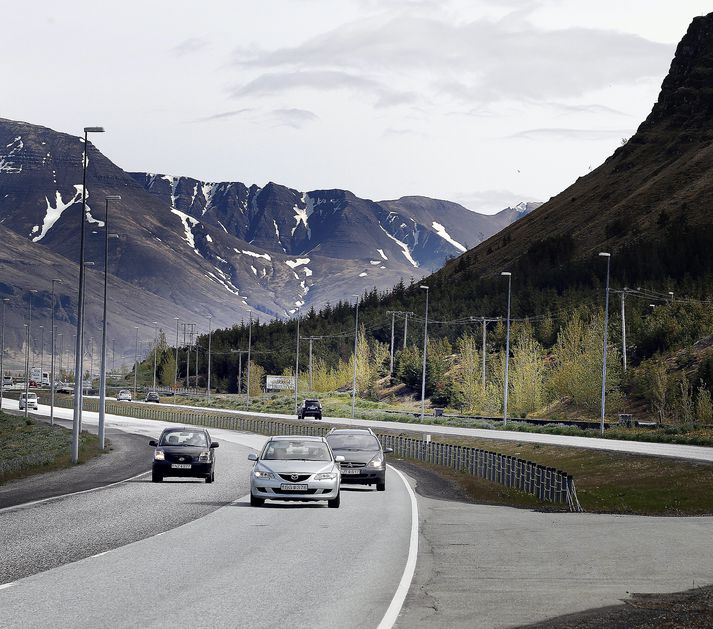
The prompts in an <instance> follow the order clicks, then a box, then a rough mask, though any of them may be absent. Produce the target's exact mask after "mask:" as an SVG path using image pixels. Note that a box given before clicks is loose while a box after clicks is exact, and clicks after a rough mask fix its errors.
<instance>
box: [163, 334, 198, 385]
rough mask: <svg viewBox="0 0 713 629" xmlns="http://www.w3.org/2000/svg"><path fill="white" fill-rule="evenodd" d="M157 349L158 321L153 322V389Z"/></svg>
mask: <svg viewBox="0 0 713 629" xmlns="http://www.w3.org/2000/svg"><path fill="white" fill-rule="evenodd" d="M157 350H158V321H154V322H153V390H154V391H155V390H156V351H157ZM197 376H198V371H197V370H196V386H197V385H198V377H197Z"/></svg>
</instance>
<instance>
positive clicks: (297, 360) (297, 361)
mask: <svg viewBox="0 0 713 629" xmlns="http://www.w3.org/2000/svg"><path fill="white" fill-rule="evenodd" d="M299 378H300V309H299V308H297V347H296V348H295V410H297V389H298V388H299Z"/></svg>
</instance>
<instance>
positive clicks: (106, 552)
mask: <svg viewBox="0 0 713 629" xmlns="http://www.w3.org/2000/svg"><path fill="white" fill-rule="evenodd" d="M110 552H111V551H110V550H105V551H104V552H103V553H97V554H96V555H92V556H91V558H92V559H94V558H95V557H101V556H102V555H108V554H109V553H110Z"/></svg>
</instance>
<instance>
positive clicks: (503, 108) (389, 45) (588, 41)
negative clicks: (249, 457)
mask: <svg viewBox="0 0 713 629" xmlns="http://www.w3.org/2000/svg"><path fill="white" fill-rule="evenodd" d="M110 6H111V8H109V7H110ZM709 10H711V5H710V2H709V1H705V2H704V1H699V0H676V1H673V0H597V1H596V2H585V1H584V0H259V1H255V0H204V1H203V2H195V1H194V2H190V1H188V0H170V1H169V0H166V1H159V0H142V1H141V2H137V1H135V0H123V1H122V2H121V3H118V2H117V3H106V2H97V1H96V0H92V1H85V0H81V1H80V0H63V1H62V2H56V1H54V0H53V1H47V0H45V1H41V0H35V1H33V2H26V3H18V2H16V1H15V0H13V1H12V2H10V1H7V0H0V18H1V19H0V29H1V32H2V41H3V54H2V55H0V73H1V74H0V76H2V82H1V83H0V96H1V97H2V98H1V100H0V103H1V104H2V105H1V108H0V117H6V118H11V119H16V120H25V121H27V122H32V123H35V124H40V125H45V126H48V127H51V128H53V129H56V130H58V131H64V132H67V133H72V134H75V135H80V134H81V131H82V128H83V127H84V126H87V125H103V126H104V127H105V128H106V130H107V133H106V134H103V135H101V136H99V135H97V136H94V138H93V141H94V142H95V144H96V145H97V146H98V147H99V148H100V149H101V150H102V151H103V152H104V153H105V154H106V155H107V156H108V157H109V158H110V159H112V160H113V161H114V162H115V163H117V164H118V165H119V166H120V167H122V168H123V169H125V170H139V171H148V172H161V173H168V174H174V175H187V176H191V177H196V178H198V179H202V180H205V181H242V182H244V183H246V184H248V185H249V184H252V183H256V184H258V185H260V186H262V185H264V184H265V183H267V182H268V181H275V182H278V183H281V184H284V185H287V186H290V187H292V188H296V189H298V190H302V191H305V190H314V189H319V188H346V189H348V190H351V191H353V192H354V193H355V194H357V195H358V196H361V197H366V198H370V199H374V200H380V199H392V198H397V197H400V196H404V195H412V194H420V195H426V196H431V197H436V198H442V199H448V200H452V201H458V202H460V203H463V204H464V205H465V206H466V207H468V208H470V209H473V210H478V211H486V212H492V211H496V210H499V209H502V208H503V207H506V206H508V205H511V204H514V203H517V202H519V201H523V200H542V201H544V200H547V199H548V198H549V197H551V196H553V195H555V194H557V193H558V192H560V191H561V190H562V189H564V188H565V187H566V186H568V185H569V184H570V183H571V182H572V181H574V180H575V179H576V178H577V177H578V176H580V175H584V174H586V173H587V172H588V170H589V169H590V168H594V167H596V166H597V165H598V164H600V163H601V162H602V161H603V160H604V159H605V158H606V157H607V156H608V155H610V154H611V152H612V151H613V150H614V149H615V148H616V147H617V146H618V145H619V144H620V142H621V140H622V138H625V137H629V136H631V135H632V133H633V132H634V131H635V130H636V128H637V127H638V125H639V124H640V122H641V121H642V120H643V119H644V118H645V117H646V115H647V114H648V113H649V111H650V110H651V106H652V105H653V103H654V101H655V100H656V97H657V94H658V91H659V88H660V85H661V81H662V80H663V78H664V77H665V75H666V73H667V72H668V69H669V66H670V63H671V59H672V57H673V54H674V51H675V47H676V44H677V43H678V41H679V40H680V39H681V37H682V36H683V34H684V33H685V32H686V29H687V27H688V25H689V23H690V21H691V19H692V18H693V17H695V16H696V15H703V14H704V13H706V12H707V11H709Z"/></svg>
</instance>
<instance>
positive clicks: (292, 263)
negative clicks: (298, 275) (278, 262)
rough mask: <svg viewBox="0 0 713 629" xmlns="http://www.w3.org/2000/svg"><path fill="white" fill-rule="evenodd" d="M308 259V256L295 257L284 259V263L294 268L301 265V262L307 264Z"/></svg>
mask: <svg viewBox="0 0 713 629" xmlns="http://www.w3.org/2000/svg"><path fill="white" fill-rule="evenodd" d="M309 262H310V259H309V258H297V259H296V260H285V264H286V265H287V266H289V267H290V268H291V269H296V268H297V267H298V266H302V265H303V264H309Z"/></svg>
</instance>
